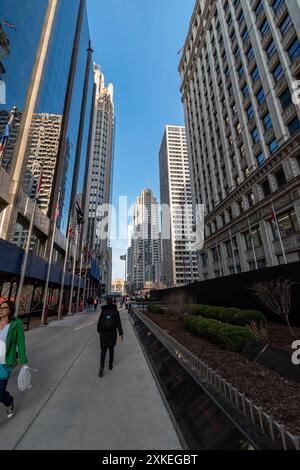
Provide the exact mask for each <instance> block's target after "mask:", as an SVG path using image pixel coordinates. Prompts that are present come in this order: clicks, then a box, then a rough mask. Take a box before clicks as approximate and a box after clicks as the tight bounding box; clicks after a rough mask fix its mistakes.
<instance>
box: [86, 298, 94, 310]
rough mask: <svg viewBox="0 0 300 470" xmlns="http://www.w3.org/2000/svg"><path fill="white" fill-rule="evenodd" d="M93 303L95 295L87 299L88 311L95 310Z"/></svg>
mask: <svg viewBox="0 0 300 470" xmlns="http://www.w3.org/2000/svg"><path fill="white" fill-rule="evenodd" d="M93 304H94V299H93V297H91V296H90V297H88V299H87V305H88V308H87V309H88V312H90V311H91V310H93Z"/></svg>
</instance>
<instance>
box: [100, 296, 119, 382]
mask: <svg viewBox="0 0 300 470" xmlns="http://www.w3.org/2000/svg"><path fill="white" fill-rule="evenodd" d="M97 331H98V333H99V334H100V348H101V359H100V370H99V377H103V371H104V366H105V358H106V353H107V350H108V349H109V369H110V370H112V369H113V362H114V348H115V345H116V343H117V332H118V333H119V336H120V337H121V341H123V337H124V334H123V329H122V324H121V319H120V314H119V311H118V309H117V306H116V305H115V304H114V303H113V299H112V298H111V297H108V299H107V305H103V306H102V307H101V314H100V317H99V320H98V324H97Z"/></svg>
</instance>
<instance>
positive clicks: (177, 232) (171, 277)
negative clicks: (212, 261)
mask: <svg viewBox="0 0 300 470" xmlns="http://www.w3.org/2000/svg"><path fill="white" fill-rule="evenodd" d="M159 165H160V200H161V206H162V209H163V210H162V246H163V273H162V274H163V279H164V283H165V284H166V286H167V287H171V286H179V285H185V284H189V283H191V282H195V281H197V280H198V268H197V255H196V253H195V252H194V251H193V248H192V241H193V207H192V192H191V182H190V171H189V161H188V151H187V143H186V132H185V128H184V127H182V126H166V129H165V133H164V137H163V141H162V144H161V147H160V152H159ZM168 211H169V212H168Z"/></svg>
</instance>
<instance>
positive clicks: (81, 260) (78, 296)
mask: <svg viewBox="0 0 300 470" xmlns="http://www.w3.org/2000/svg"><path fill="white" fill-rule="evenodd" d="M82 262H83V253H82V251H81V253H80V268H79V286H78V291H77V308H76V310H77V312H79V301H80V288H81V273H82Z"/></svg>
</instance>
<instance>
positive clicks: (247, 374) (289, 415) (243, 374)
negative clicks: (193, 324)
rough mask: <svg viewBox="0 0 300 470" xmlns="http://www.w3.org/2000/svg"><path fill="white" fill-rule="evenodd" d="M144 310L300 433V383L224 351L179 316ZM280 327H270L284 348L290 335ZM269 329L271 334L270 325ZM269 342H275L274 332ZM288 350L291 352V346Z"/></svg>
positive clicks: (233, 382)
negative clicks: (185, 323) (194, 331)
mask: <svg viewBox="0 0 300 470" xmlns="http://www.w3.org/2000/svg"><path fill="white" fill-rule="evenodd" d="M145 314H146V315H147V316H148V317H149V318H150V319H151V320H152V321H153V322H154V323H156V324H157V325H158V326H160V327H161V328H162V329H164V330H166V331H167V332H168V334H169V335H171V336H173V337H174V338H175V339H176V340H177V341H179V342H180V343H181V344H183V345H184V346H185V347H186V348H188V349H189V350H190V351H192V352H193V353H194V354H195V355H197V356H198V357H199V358H200V359H201V360H203V361H204V362H205V363H206V364H207V365H208V366H209V367H212V368H213V369H214V370H215V371H216V372H218V373H219V374H220V375H221V376H223V377H224V378H225V379H227V380H228V381H229V382H230V383H232V384H233V385H234V386H235V387H237V388H238V389H239V391H240V392H242V393H245V394H246V396H247V397H248V398H250V399H252V400H253V401H254V402H255V403H256V404H257V405H258V406H262V407H263V408H264V409H265V410H266V412H267V413H270V414H272V415H273V416H274V418H275V419H276V420H277V421H278V422H279V423H282V424H285V425H286V427H287V429H288V430H289V431H290V432H291V433H293V434H295V435H300V405H299V403H300V384H298V383H296V382H294V381H289V380H286V379H284V378H283V377H280V376H279V375H278V374H276V373H275V372H273V371H271V370H269V369H267V368H265V367H263V366H261V365H260V364H257V363H253V362H251V361H249V360H248V359H246V358H245V357H244V356H243V355H242V354H240V353H234V352H230V351H226V350H224V349H222V348H221V347H220V346H218V345H216V344H214V343H212V342H211V341H209V340H208V339H206V338H204V337H198V336H196V335H194V334H192V333H190V332H189V331H188V330H187V329H186V328H185V327H184V325H183V320H181V319H179V320H171V319H170V318H169V317H168V315H167V314H162V315H161V314H151V313H149V312H147V311H145ZM282 328H283V329H284V328H285V327H281V326H280V325H276V328H274V331H276V332H278V331H280V338H281V339H280V342H281V343H282V344H283V343H284V344H285V345H286V348H287V346H288V344H289V342H290V345H291V343H292V339H290V337H288V338H287V339H285V340H283V336H284V335H283V333H282ZM269 331H270V335H272V331H273V328H270V330H269ZM274 331H273V333H274ZM295 334H296V337H295V339H297V338H298V339H300V329H299V328H298V329H296V330H295ZM297 335H298V336H297ZM272 344H273V345H274V346H277V341H276V335H274V337H273V340H272ZM290 352H291V354H292V350H291V349H290ZM299 367H300V366H299Z"/></svg>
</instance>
